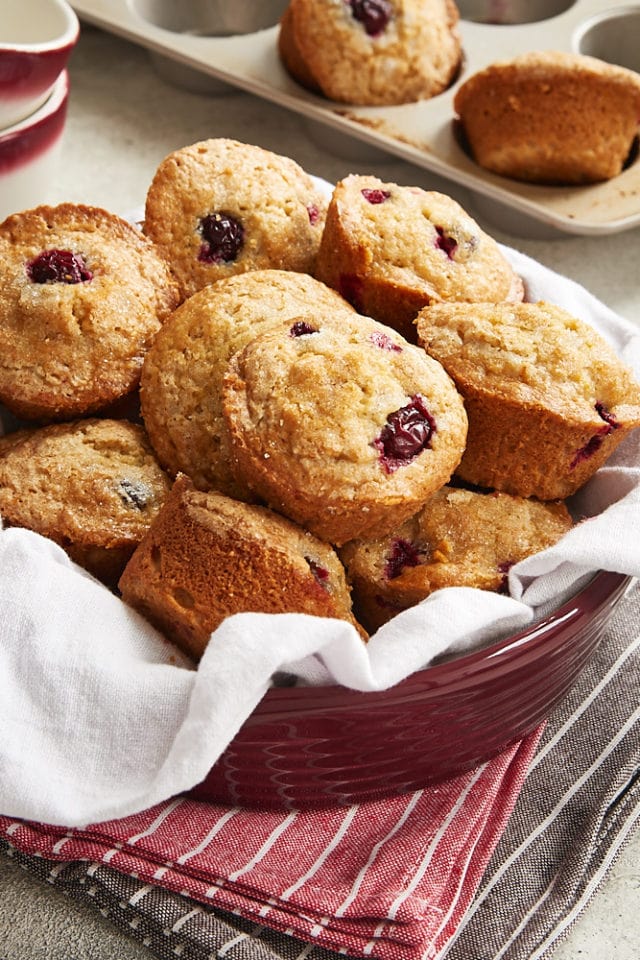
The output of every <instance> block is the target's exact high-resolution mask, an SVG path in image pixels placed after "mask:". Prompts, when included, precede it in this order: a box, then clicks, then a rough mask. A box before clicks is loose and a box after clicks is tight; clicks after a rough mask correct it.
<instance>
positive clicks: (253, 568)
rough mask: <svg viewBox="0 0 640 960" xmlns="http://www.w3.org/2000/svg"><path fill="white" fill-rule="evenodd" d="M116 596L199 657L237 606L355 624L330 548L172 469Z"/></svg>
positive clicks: (281, 519)
mask: <svg viewBox="0 0 640 960" xmlns="http://www.w3.org/2000/svg"><path fill="white" fill-rule="evenodd" d="M120 589H121V591H122V596H123V599H124V600H125V601H126V602H127V603H129V604H130V605H131V606H133V607H135V609H136V610H138V611H139V612H140V613H141V614H142V615H143V616H144V617H145V618H146V619H148V620H149V622H150V623H152V624H153V625H154V626H155V627H157V629H159V630H160V631H161V632H162V633H164V634H165V636H166V637H167V638H168V639H169V640H172V641H174V642H175V643H176V644H177V645H178V646H180V647H181V648H182V649H183V650H184V651H185V652H186V653H188V654H189V655H190V656H191V657H193V658H194V659H195V660H198V659H199V658H200V657H201V656H202V654H203V653H204V650H205V648H206V646H207V644H208V642H209V638H210V635H211V632H212V631H213V630H215V629H216V627H218V626H219V624H220V623H221V622H222V621H223V620H224V619H225V618H226V617H229V616H231V615H232V614H235V613H247V612H254V613H307V614H312V615H314V616H319V617H337V618H338V619H341V620H347V621H348V622H349V623H351V624H353V625H354V626H355V627H356V628H357V629H358V630H359V632H360V633H361V634H362V635H363V638H364V637H365V635H364V633H363V631H362V628H360V627H358V625H357V624H356V623H355V621H354V619H353V614H352V612H351V596H350V592H349V588H348V586H347V582H346V579H345V574H344V569H343V567H342V564H341V563H340V561H339V560H338V557H337V555H336V553H335V551H334V550H333V549H332V548H331V547H330V546H328V545H327V544H326V543H323V542H322V541H320V540H318V539H317V538H316V537H314V536H312V535H311V534H310V533H308V532H307V531H305V530H302V529H300V528H299V527H297V526H296V525H295V524H293V523H291V522H290V521H289V520H286V519H285V518H284V517H281V516H278V514H276V513H273V512H272V511H270V510H269V509H267V508H266V507H261V506H257V505H255V504H247V503H243V502H241V501H236V500H233V499H231V498H230V497H225V496H223V495H222V494H218V493H215V492H214V491H209V492H205V491H199V490H196V489H195V487H194V486H193V484H192V483H191V481H190V480H189V479H188V478H187V477H184V476H183V475H181V476H179V477H178V478H177V479H176V481H175V483H174V485H173V488H172V491H171V493H170V495H169V496H168V498H167V499H166V501H165V503H164V506H163V507H162V509H161V510H160V512H159V514H158V516H157V518H156V519H155V521H154V523H153V524H152V525H151V528H150V530H149V532H148V534H147V535H146V536H145V538H144V539H143V541H142V543H141V544H140V546H139V547H138V548H137V550H136V551H135V553H134V554H133V556H132V558H131V560H130V561H129V563H128V564H127V567H126V569H125V571H124V573H123V575H122V577H121V579H120Z"/></svg>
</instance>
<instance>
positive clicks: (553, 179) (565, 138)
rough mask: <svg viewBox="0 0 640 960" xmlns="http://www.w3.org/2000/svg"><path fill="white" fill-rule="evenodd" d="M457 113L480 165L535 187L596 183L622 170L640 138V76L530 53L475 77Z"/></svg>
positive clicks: (555, 54)
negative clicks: (527, 182)
mask: <svg viewBox="0 0 640 960" xmlns="http://www.w3.org/2000/svg"><path fill="white" fill-rule="evenodd" d="M454 110H455V111H456V113H457V115H458V117H459V120H460V123H461V125H462V129H463V131H464V135H465V137H466V140H467V142H468V144H469V147H470V149H471V152H472V154H473V157H474V159H475V160H476V162H477V163H478V164H479V165H480V166H481V167H484V168H485V169H487V170H491V171H492V172H493V173H497V174H500V175H501V176H504V177H510V178H511V179H514V180H524V181H530V182H532V183H543V184H544V183H547V184H586V183H596V182H598V181H602V180H609V179H611V178H612V177H615V176H617V175H618V174H619V173H620V172H621V171H622V169H623V167H624V165H625V162H626V161H627V159H628V157H629V154H630V152H631V149H632V145H633V143H634V140H635V138H637V135H638V117H640V75H638V74H637V73H635V72H634V71H633V70H628V69H626V68H625V67H620V66H617V65H615V64H611V63H606V62H605V61H603V60H598V59H597V58H595V57H589V56H584V55H582V54H574V53H567V52H564V51H554V50H545V51H532V52H530V53H526V54H522V55H521V56H518V57H515V58H514V59H513V60H508V61H503V62H498V63H493V64H490V65H489V66H488V67H486V68H485V69H484V70H480V71H479V72H478V73H476V74H474V75H473V76H471V77H469V79H468V80H466V81H465V82H464V83H463V84H462V85H461V86H460V87H459V89H458V90H457V92H456V95H455V98H454Z"/></svg>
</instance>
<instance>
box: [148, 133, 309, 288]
mask: <svg viewBox="0 0 640 960" xmlns="http://www.w3.org/2000/svg"><path fill="white" fill-rule="evenodd" d="M325 212H326V200H325V197H324V195H323V194H322V193H321V192H320V190H319V189H318V188H317V187H316V185H315V184H314V182H313V180H312V179H311V177H310V176H309V175H308V174H307V173H305V171H304V170H303V169H302V168H301V167H300V166H299V165H298V164H297V163H295V161H294V160H291V159H290V158H289V157H282V156H280V155H279V154H276V153H272V152H271V151H269V150H264V149H262V147H257V146H253V145H251V144H246V143H239V142H237V141H235V140H228V139H224V138H219V139H213V140H204V141H200V142H199V143H194V144H192V145H190V146H187V147H183V148H182V149H180V150H176V151H175V152H174V153H171V154H169V156H167V157H165V159H164V160H163V161H162V163H161V164H160V165H159V167H158V169H157V170H156V173H155V175H154V177H153V180H152V182H151V185H150V187H149V190H148V192H147V197H146V204H145V215H144V232H145V233H146V235H147V236H148V237H150V238H151V239H152V240H153V241H154V242H155V243H156V244H157V245H158V247H159V249H160V250H161V252H162V254H163V256H164V257H165V258H166V261H167V263H168V264H169V266H170V268H171V270H172V272H173V274H174V276H175V278H176V280H177V282H178V284H179V287H180V291H181V296H182V299H185V298H186V297H189V296H191V295H192V294H194V293H196V291H197V290H200V289H202V287H204V286H206V285H207V284H209V283H213V282H214V281H215V280H221V279H225V278H227V277H230V276H231V275H232V274H235V273H244V272H245V271H248V270H262V269H268V268H274V269H278V270H298V271H301V272H303V273H305V272H306V273H312V272H313V265H314V262H315V257H316V253H317V250H318V246H319V243H320V236H321V234H322V228H323V224H324V218H325Z"/></svg>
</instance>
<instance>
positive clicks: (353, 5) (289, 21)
mask: <svg viewBox="0 0 640 960" xmlns="http://www.w3.org/2000/svg"><path fill="white" fill-rule="evenodd" d="M458 19H459V16H458V8H457V7H456V5H455V3H453V2H452V0H364V2H363V0H346V2H339V3H336V2H335V0H291V2H290V4H289V6H288V8H287V10H286V11H285V14H284V16H283V18H282V21H281V24H280V32H279V35H278V50H279V54H280V58H281V60H282V62H283V64H284V66H285V67H286V69H287V70H288V71H289V73H290V74H291V75H292V76H293V77H294V78H295V79H296V80H297V81H298V82H299V83H301V84H302V85H303V86H305V87H308V88H309V89H312V90H317V91H320V92H321V93H322V94H323V95H324V96H325V97H327V98H328V99H330V100H335V101H341V102H345V103H353V104H372V105H383V104H402V103H411V102H415V101H417V100H421V99H427V98H429V97H433V96H435V95H436V94H438V93H441V92H442V91H443V90H445V89H446V88H447V87H448V86H449V85H450V84H451V83H452V81H453V80H454V78H455V76H456V73H457V71H458V68H459V65H460V60H461V43H460V36H459V34H458V30H457V24H458Z"/></svg>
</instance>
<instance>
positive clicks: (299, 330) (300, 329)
mask: <svg viewBox="0 0 640 960" xmlns="http://www.w3.org/2000/svg"><path fill="white" fill-rule="evenodd" d="M317 332H318V331H317V329H316V328H315V327H312V326H311V324H310V323H307V321H306V320H296V322H295V323H294V324H293V325H292V327H291V329H290V330H289V336H290V337H304V336H306V335H307V334H309V333H317Z"/></svg>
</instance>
